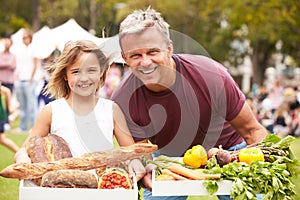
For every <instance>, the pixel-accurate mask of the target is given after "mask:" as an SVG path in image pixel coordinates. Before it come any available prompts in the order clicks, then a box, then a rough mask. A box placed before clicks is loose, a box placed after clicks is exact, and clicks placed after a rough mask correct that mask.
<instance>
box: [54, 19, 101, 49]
mask: <svg viewBox="0 0 300 200" xmlns="http://www.w3.org/2000/svg"><path fill="white" fill-rule="evenodd" d="M51 37H52V38H53V40H54V41H55V43H56V45H57V47H58V49H59V50H62V49H63V47H64V45H65V44H66V43H67V42H68V41H70V40H80V39H86V40H91V41H93V42H94V43H96V44H97V45H100V44H101V43H102V42H103V39H102V38H98V37H96V36H94V35H92V34H91V33H89V32H88V31H86V30H85V29H83V28H82V27H81V26H80V25H79V24H78V23H77V22H76V21H75V20H74V19H69V20H68V21H67V22H66V23H64V24H62V25H60V26H57V27H55V28H53V29H52V30H51Z"/></svg>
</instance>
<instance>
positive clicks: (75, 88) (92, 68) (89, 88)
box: [65, 53, 101, 97]
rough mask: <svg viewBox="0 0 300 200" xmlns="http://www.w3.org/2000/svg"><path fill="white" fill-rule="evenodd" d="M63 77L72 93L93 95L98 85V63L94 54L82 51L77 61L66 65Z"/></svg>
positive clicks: (86, 95) (85, 95)
mask: <svg viewBox="0 0 300 200" xmlns="http://www.w3.org/2000/svg"><path fill="white" fill-rule="evenodd" d="M66 71H67V72H66V74H67V75H66V77H65V79H66V80H67V81H68V84H69V87H70V89H71V93H73V95H74V94H75V95H78V96H83V97H88V96H91V95H93V96H94V95H95V93H96V90H97V89H98V87H99V85H100V75H101V74H100V64H99V62H98V59H97V57H96V55H95V54H93V53H83V54H81V55H80V57H79V58H78V59H77V61H76V62H75V63H74V64H73V65H71V66H69V67H67V70H66Z"/></svg>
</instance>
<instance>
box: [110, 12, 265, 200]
mask: <svg viewBox="0 0 300 200" xmlns="http://www.w3.org/2000/svg"><path fill="white" fill-rule="evenodd" d="M154 36H155V37H154ZM119 42H120V47H121V50H122V52H121V54H122V58H123V59H124V60H125V62H126V63H127V64H128V66H129V67H130V68H131V71H132V73H131V74H130V75H128V76H127V77H126V78H125V79H124V81H122V83H121V84H120V86H119V87H118V88H117V89H116V90H115V92H114V94H113V96H112V98H111V99H112V100H113V101H115V102H116V103H117V104H118V105H119V106H120V107H121V109H122V110H123V112H124V114H125V117H126V121H127V124H128V127H129V130H130V132H131V134H132V135H133V137H134V138H135V141H136V142H148V141H149V140H150V142H152V143H154V144H157V145H158V147H159V151H158V152H155V154H156V155H159V154H163V155H167V156H175V157H179V156H183V154H184V152H185V151H186V150H187V149H189V148H191V147H192V146H194V145H198V144H202V145H203V146H204V147H205V148H206V149H209V148H211V147H219V146H220V145H221V146H222V147H223V149H226V150H234V149H240V148H243V147H246V145H247V144H253V143H256V142H260V141H262V140H263V139H264V138H265V136H266V135H267V133H268V131H267V130H266V129H265V128H264V127H263V126H262V125H261V124H260V123H259V122H258V121H257V120H256V118H255V116H254V114H253V112H252V111H251V108H250V106H249V105H248V104H247V103H246V98H245V95H244V94H243V93H242V91H241V90H240V89H239V87H238V86H237V84H236V83H235V81H234V80H233V78H232V77H231V76H230V75H229V73H228V72H227V70H226V68H225V67H224V66H222V65H221V64H220V63H218V62H216V61H214V60H212V59H211V58H208V57H205V56H201V55H190V54H181V55H179V54H173V42H172V41H171V39H170V35H169V24H168V23H167V22H165V21H164V19H163V18H162V17H161V15H160V13H159V12H157V11H155V10H154V9H151V8H148V9H146V10H135V11H133V13H131V14H129V15H128V16H127V17H126V18H125V19H124V20H123V21H122V23H121V24H120V30H119ZM147 168H148V166H146V169H147ZM151 177H152V175H151V170H149V173H147V174H146V175H145V177H144V178H143V179H142V181H143V184H144V185H145V187H146V188H147V189H145V190H144V199H145V200H149V199H186V198H187V197H186V196H177V197H176V196H171V197H155V196H152V193H151V189H152V179H151ZM219 198H220V199H230V197H229V196H219Z"/></svg>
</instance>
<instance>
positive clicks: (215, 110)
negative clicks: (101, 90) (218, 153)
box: [112, 54, 245, 156]
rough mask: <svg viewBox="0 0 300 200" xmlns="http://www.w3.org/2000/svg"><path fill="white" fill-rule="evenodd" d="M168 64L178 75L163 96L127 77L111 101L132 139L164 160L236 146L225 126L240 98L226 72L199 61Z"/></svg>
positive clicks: (185, 58) (183, 58)
mask: <svg viewBox="0 0 300 200" xmlns="http://www.w3.org/2000/svg"><path fill="white" fill-rule="evenodd" d="M173 59H174V60H175V62H176V70H177V75H176V81H175V83H174V85H173V86H172V87H170V88H169V89H168V90H166V91H164V92H159V93H157V92H152V91H150V90H148V89H147V88H146V87H145V86H144V85H143V83H142V82H141V81H140V80H139V79H137V78H136V77H135V76H134V75H133V74H130V75H129V76H127V78H126V79H124V80H123V81H122V83H121V85H120V87H119V88H118V89H117V90H116V91H115V93H114V94H113V96H112V100H114V101H115V102H116V103H117V104H118V105H119V106H120V107H121V109H122V110H123V112H124V114H125V117H126V120H127V123H128V127H129V130H130V131H131V134H132V135H133V137H134V139H135V140H136V141H140V140H143V139H145V138H148V139H149V140H150V141H151V142H152V143H155V144H157V145H158V147H159V149H160V152H161V153H163V154H165V155H169V156H182V154H183V153H184V152H185V151H186V150H187V149H188V148H191V147H192V146H194V145H197V144H202V145H203V146H204V147H205V148H206V149H209V148H211V147H219V145H222V147H223V148H224V149H228V148H229V147H231V146H233V145H235V144H239V143H241V142H242V141H243V139H242V137H241V136H240V135H239V134H237V133H236V132H235V130H234V129H233V128H232V126H231V125H230V124H229V123H228V121H230V120H232V119H234V118H235V117H236V116H237V115H238V114H239V112H240V111H241V109H242V107H243V105H244V103H245V96H244V94H243V93H242V92H241V90H240V89H239V88H238V86H237V84H236V83H235V82H234V80H233V79H232V77H231V76H230V75H229V74H228V72H227V70H226V68H224V67H223V66H222V65H221V64H220V63H217V62H216V61H214V60H212V59H210V58H207V57H204V56H196V55H188V54H180V55H178V54H177V55H173Z"/></svg>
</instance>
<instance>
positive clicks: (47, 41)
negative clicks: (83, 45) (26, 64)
mask: <svg viewBox="0 0 300 200" xmlns="http://www.w3.org/2000/svg"><path fill="white" fill-rule="evenodd" d="M23 31H24V29H23V28H21V29H19V30H18V31H17V32H16V33H14V34H13V35H12V40H13V42H14V44H13V46H12V48H11V51H12V52H14V53H17V52H18V46H19V45H22V44H23V42H22V37H23ZM83 39H85V40H91V41H93V42H95V43H96V44H97V45H98V46H100V44H101V43H102V42H104V40H105V39H102V38H98V37H96V36H94V35H92V34H91V33H89V32H88V31H86V30H85V29H83V28H82V27H81V26H80V25H79V24H78V23H77V22H76V21H75V20H74V19H70V20H68V21H67V22H65V23H64V24H61V25H59V26H57V27H55V28H53V29H50V28H49V27H48V26H44V27H42V28H41V29H40V30H38V31H37V32H35V33H34V34H33V38H32V44H33V45H34V47H35V49H36V55H37V57H38V58H41V59H43V58H47V57H48V56H50V54H51V53H52V52H53V51H54V50H55V49H56V48H58V49H59V50H60V51H61V50H62V49H63V48H64V45H65V44H66V43H67V42H68V41H70V40H83Z"/></svg>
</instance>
